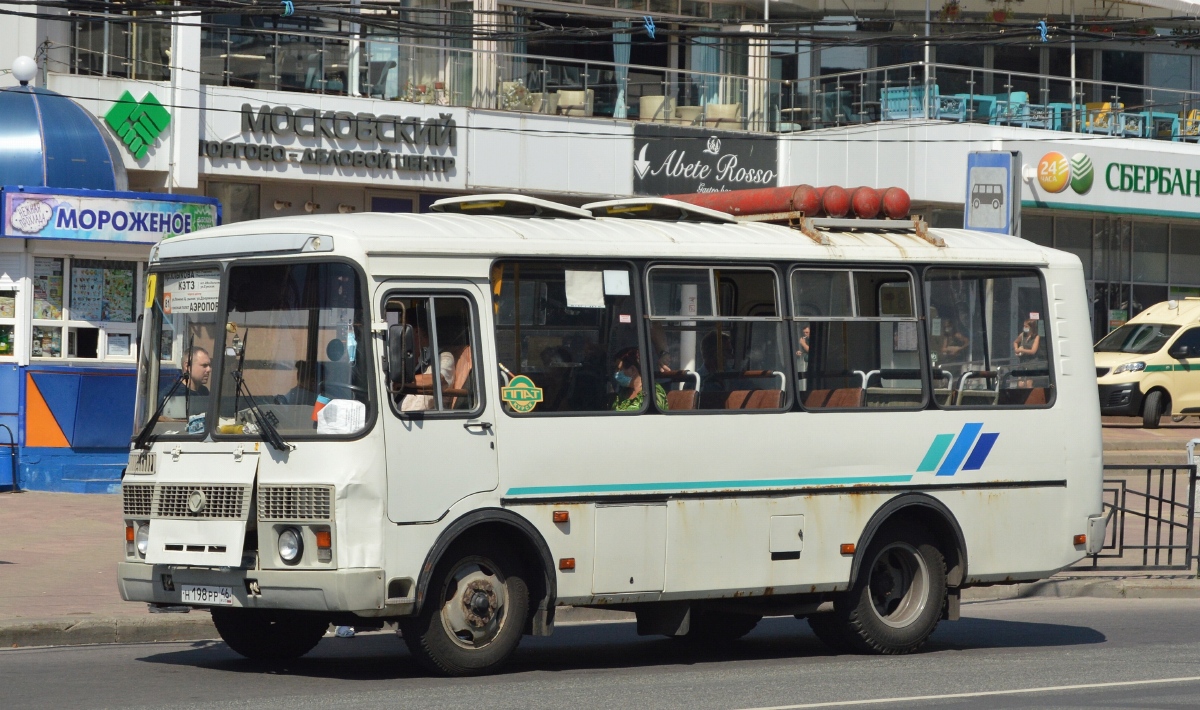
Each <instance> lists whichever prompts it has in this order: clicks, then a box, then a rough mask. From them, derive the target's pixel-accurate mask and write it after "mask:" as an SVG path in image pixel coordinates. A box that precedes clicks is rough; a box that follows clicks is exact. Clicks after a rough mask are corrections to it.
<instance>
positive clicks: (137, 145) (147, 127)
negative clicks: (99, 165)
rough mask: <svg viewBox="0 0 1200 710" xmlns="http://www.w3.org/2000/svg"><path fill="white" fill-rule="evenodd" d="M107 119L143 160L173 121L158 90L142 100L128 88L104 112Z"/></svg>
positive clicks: (136, 156)
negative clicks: (157, 97) (158, 95)
mask: <svg viewBox="0 0 1200 710" xmlns="http://www.w3.org/2000/svg"><path fill="white" fill-rule="evenodd" d="M104 122H105V123H107V124H108V127H109V128H111V129H112V130H113V133H116V134H117V137H118V138H120V139H121V142H122V143H124V144H125V148H126V149H128V150H129V152H130V153H131V154H132V155H133V157H134V158H137V159H138V160H141V159H142V157H143V156H145V155H146V152H147V151H148V150H150V146H152V145H154V142H155V141H156V140H158V137H159V136H160V135H162V132H163V131H165V130H167V126H169V125H171V114H170V113H169V112H168V111H167V109H166V108H164V107H163V105H162V103H160V102H159V100H158V99H156V98H155V97H154V94H151V93H150V92H146V95H145V96H143V97H142V100H141V101H138V100H137V99H135V98H133V94H131V93H129V92H128V91H126V92H125V93H124V94H122V95H121V98H119V99H117V103H116V104H114V105H113V107H112V108H111V109H110V110H109V112H108V113H106V114H104Z"/></svg>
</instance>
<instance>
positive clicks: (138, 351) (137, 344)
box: [122, 314, 146, 475]
mask: <svg viewBox="0 0 1200 710" xmlns="http://www.w3.org/2000/svg"><path fill="white" fill-rule="evenodd" d="M145 318H146V316H145V314H142V315H140V316H138V317H137V325H136V326H134V327H135V328H136V330H134V331H133V332H134V333H135V335H134V337H133V342H134V355H135V356H137V357H139V358H140V357H141V356H142V324H143V323H144V322H145ZM122 475H123V474H122Z"/></svg>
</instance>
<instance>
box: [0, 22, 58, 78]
mask: <svg viewBox="0 0 1200 710" xmlns="http://www.w3.org/2000/svg"><path fill="white" fill-rule="evenodd" d="M0 8H3V9H4V10H5V11H8V12H31V11H34V8H32V7H30V6H28V5H0ZM37 11H39V12H40V11H43V8H37ZM45 11H47V12H53V10H49V9H45ZM47 24H48V21H47V20H37V19H35V18H32V17H16V16H14V15H0V37H3V38H4V41H3V42H0V69H4V70H6V71H7V70H8V69H12V65H13V60H14V59H16V58H17V57H21V56H25V57H37V50H38V44H40V43H41V41H42V32H43V31H44V29H45V26H46V25H47ZM39 25H41V27H39ZM40 83H41V72H39V73H38V77H37V78H36V79H34V80H33V81H31V82H30V84H39V85H40ZM16 85H17V80H16V79H14V78H13V77H12V74H8V73H6V74H4V75H3V76H0V86H16Z"/></svg>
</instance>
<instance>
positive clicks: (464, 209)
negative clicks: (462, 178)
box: [431, 194, 592, 219]
mask: <svg viewBox="0 0 1200 710" xmlns="http://www.w3.org/2000/svg"><path fill="white" fill-rule="evenodd" d="M431 209H432V210H433V211H434V212H447V213H454V214H467V215H489V216H504V217H559V218H562V219H592V213H591V212H588V211H587V210H581V209H579V208H578V207H571V206H569V205H560V204H559V203H557V202H551V201H550V200H539V199H538V198H536V197H526V196H525V195H511V194H499V195H468V196H466V197H447V198H445V199H442V200H438V201H437V202H434V203H433V205H432V206H431Z"/></svg>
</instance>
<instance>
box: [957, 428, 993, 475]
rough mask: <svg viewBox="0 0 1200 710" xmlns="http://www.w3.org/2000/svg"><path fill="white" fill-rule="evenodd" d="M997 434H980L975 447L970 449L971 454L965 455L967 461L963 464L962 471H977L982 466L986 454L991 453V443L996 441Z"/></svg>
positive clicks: (985, 459)
mask: <svg viewBox="0 0 1200 710" xmlns="http://www.w3.org/2000/svg"><path fill="white" fill-rule="evenodd" d="M998 436H1000V435H999V434H982V435H980V437H979V441H978V442H977V443H976V444H975V448H974V449H972V450H971V455H970V456H968V457H967V463H966V464H964V465H963V470H964V471H978V470H979V469H981V468H983V462H984V461H987V457H988V454H990V453H992V445H993V444H995V443H996V437H998Z"/></svg>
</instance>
